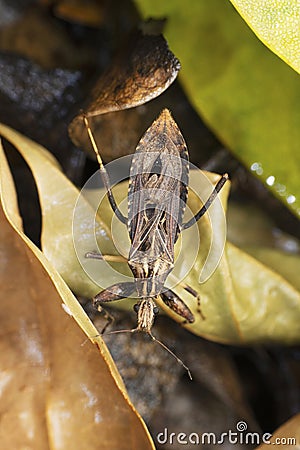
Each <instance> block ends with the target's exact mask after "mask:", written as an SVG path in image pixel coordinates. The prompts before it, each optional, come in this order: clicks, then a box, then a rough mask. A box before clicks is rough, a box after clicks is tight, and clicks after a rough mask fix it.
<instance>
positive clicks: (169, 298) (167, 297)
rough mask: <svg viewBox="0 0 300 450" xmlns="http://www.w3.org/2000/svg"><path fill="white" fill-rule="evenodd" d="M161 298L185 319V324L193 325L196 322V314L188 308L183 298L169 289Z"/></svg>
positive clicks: (162, 293) (161, 294)
mask: <svg viewBox="0 0 300 450" xmlns="http://www.w3.org/2000/svg"><path fill="white" fill-rule="evenodd" d="M159 295H160V297H161V299H162V301H163V302H164V303H165V304H166V305H167V306H168V307H169V308H171V309H172V311H174V312H175V313H176V314H178V315H179V316H181V317H183V318H184V322H183V323H193V322H194V321H195V317H194V314H193V313H192V311H191V310H190V309H189V308H188V306H187V305H186V304H185V303H184V301H183V300H181V298H180V297H179V296H178V295H177V294H175V292H173V291H171V289H167V290H166V291H164V292H161V293H160V294H159Z"/></svg>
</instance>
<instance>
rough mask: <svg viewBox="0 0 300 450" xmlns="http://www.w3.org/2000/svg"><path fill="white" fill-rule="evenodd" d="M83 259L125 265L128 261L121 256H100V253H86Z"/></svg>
mask: <svg viewBox="0 0 300 450" xmlns="http://www.w3.org/2000/svg"><path fill="white" fill-rule="evenodd" d="M84 256H85V258H88V259H98V260H100V261H108V262H120V263H127V262H128V259H127V258H125V257H124V256H122V255H102V253H98V252H87V253H86V254H85V255H84Z"/></svg>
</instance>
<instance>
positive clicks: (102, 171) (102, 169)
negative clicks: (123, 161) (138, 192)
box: [83, 115, 128, 224]
mask: <svg viewBox="0 0 300 450" xmlns="http://www.w3.org/2000/svg"><path fill="white" fill-rule="evenodd" d="M83 121H84V125H85V127H86V130H87V133H88V136H89V139H90V142H91V144H92V147H93V150H94V152H95V154H96V157H97V161H98V163H99V166H100V175H101V178H102V181H103V184H104V186H105V189H106V191H107V197H108V200H109V203H110V206H111V208H112V210H113V211H114V213H115V214H116V216H117V218H118V219H119V220H120V221H121V222H122V223H124V224H127V220H128V219H127V217H125V216H123V214H122V213H121V211H120V210H119V208H118V205H117V203H116V201H115V198H114V196H113V193H112V190H111V185H110V180H109V176H108V173H107V171H106V169H105V167H104V164H103V162H102V158H101V156H100V153H99V150H98V147H97V144H96V141H95V139H94V136H93V133H92V130H91V127H90V124H89V121H88V118H87V116H86V115H83Z"/></svg>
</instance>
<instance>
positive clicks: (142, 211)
mask: <svg viewBox="0 0 300 450" xmlns="http://www.w3.org/2000/svg"><path fill="white" fill-rule="evenodd" d="M84 122H85V126H86V128H87V132H88V135H89V138H90V141H91V144H92V146H93V149H94V151H95V153H96V155H97V160H98V162H99V165H100V173H101V177H102V180H103V183H104V186H105V188H106V191H107V196H108V199H109V202H110V205H111V207H112V209H113V211H114V213H115V214H116V216H117V217H118V219H119V220H120V221H121V222H122V223H124V224H125V225H127V228H128V232H129V237H130V241H131V246H130V250H129V257H128V261H127V262H128V265H129V267H130V269H131V271H132V274H133V277H134V280H133V281H131V282H122V283H116V284H114V285H112V286H110V287H108V288H107V289H104V290H103V291H101V292H100V293H99V294H97V295H96V296H95V297H94V299H93V301H94V305H95V306H96V307H97V308H98V310H99V311H101V310H102V305H103V304H104V303H107V302H111V301H114V300H119V299H121V298H127V297H130V296H134V297H137V298H138V299H139V301H138V303H136V305H135V306H134V310H135V311H136V313H137V327H136V328H134V329H132V330H117V331H113V332H112V333H115V332H122V331H130V332H134V331H144V332H146V333H147V334H148V335H149V336H150V337H151V338H152V339H153V340H156V341H157V342H159V343H160V344H161V345H162V346H163V347H164V348H166V349H167V350H168V351H169V352H170V353H171V354H172V355H173V356H174V357H175V358H176V359H177V361H178V362H180V364H182V365H183V366H184V367H185V368H186V369H187V371H188V373H189V375H190V372H189V369H188V368H187V367H186V366H185V365H184V364H183V362H182V361H181V360H180V359H179V358H177V356H176V355H174V354H173V352H171V350H170V349H168V348H167V347H166V346H165V345H164V344H162V343H161V342H160V341H158V340H157V339H156V338H155V337H154V336H153V334H152V331H151V330H152V326H153V322H154V319H155V315H156V314H157V313H158V308H157V306H156V299H157V298H158V297H160V298H161V299H162V301H163V302H164V303H165V304H166V305H167V306H168V307H169V308H171V309H172V310H173V311H174V312H175V313H176V314H178V315H179V316H181V317H182V318H183V319H184V321H185V322H187V323H193V322H194V320H195V317H194V315H193V313H192V312H191V310H190V309H189V308H188V306H187V305H186V304H185V303H184V301H183V300H182V299H181V298H180V297H179V296H178V295H177V294H176V293H175V292H173V291H172V290H170V289H168V288H166V287H165V281H166V278H167V277H168V275H169V273H170V272H171V271H172V269H173V267H174V246H175V243H176V241H177V239H178V236H179V234H180V233H181V232H182V230H185V229H187V228H189V227H191V226H192V225H193V224H195V223H196V222H197V221H198V220H199V219H200V218H201V217H202V216H203V215H204V214H205V212H206V211H207V209H208V208H209V206H210V205H211V204H212V202H213V201H214V199H215V198H216V196H217V194H218V192H219V191H220V190H221V189H222V187H223V186H224V184H225V182H226V180H227V179H228V175H227V174H225V175H223V176H222V177H221V178H220V180H219V181H218V183H217V184H216V186H215V188H214V190H213V191H212V193H211V195H210V196H209V198H208V200H207V201H206V202H205V204H204V205H203V206H202V208H201V209H200V210H199V211H198V212H197V214H195V216H194V217H192V219H190V220H189V221H188V222H185V223H183V216H184V211H185V207H186V202H187V197H188V183H189V160H188V151H187V146H186V144H185V141H184V138H183V136H182V134H181V132H180V130H179V128H178V126H177V124H176V122H175V121H174V119H173V118H172V116H171V114H170V112H169V111H168V110H167V109H165V110H163V111H162V113H161V114H160V116H159V118H158V119H157V120H156V121H154V122H153V124H152V125H151V126H150V128H149V129H148V130H147V131H146V133H145V134H144V136H143V137H142V139H141V140H140V142H139V144H138V146H137V148H136V152H135V154H134V156H133V159H132V163H131V168H130V179H129V188H128V218H127V217H125V216H124V215H123V214H122V212H121V211H120V210H119V208H118V206H117V204H116V201H115V199H114V196H113V193H112V190H111V185H110V180H109V177H108V173H107V171H106V169H105V167H104V165H103V162H102V159H101V156H100V154H99V151H98V148H97V145H96V143H95V140H94V137H93V134H92V131H91V128H90V126H89V123H88V119H87V117H84ZM86 257H88V258H95V259H102V260H103V259H106V256H105V255H101V254H98V253H93V252H91V253H87V254H86ZM107 259H109V258H107ZM120 261H124V258H123V257H121V259H120ZM184 289H185V290H186V291H187V292H189V293H190V294H191V295H193V296H194V297H196V298H197V300H198V309H199V312H200V314H201V315H202V313H201V310H200V303H199V301H200V297H199V294H198V293H197V292H196V291H195V290H194V289H193V288H191V287H190V286H186V285H185V286H184ZM202 318H203V319H204V316H203V315H202ZM103 332H104V330H103Z"/></svg>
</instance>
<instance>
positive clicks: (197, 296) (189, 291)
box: [180, 283, 205, 320]
mask: <svg viewBox="0 0 300 450" xmlns="http://www.w3.org/2000/svg"><path fill="white" fill-rule="evenodd" d="M180 286H181V287H183V289H184V290H185V291H187V292H188V293H189V294H191V295H192V296H193V297H195V298H196V299H197V312H198V313H199V314H200V316H201V318H202V320H205V316H204V314H203V312H202V311H201V306H200V294H198V292H197V291H195V289H193V288H192V287H191V286H189V285H188V284H182V283H181V284H180Z"/></svg>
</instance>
